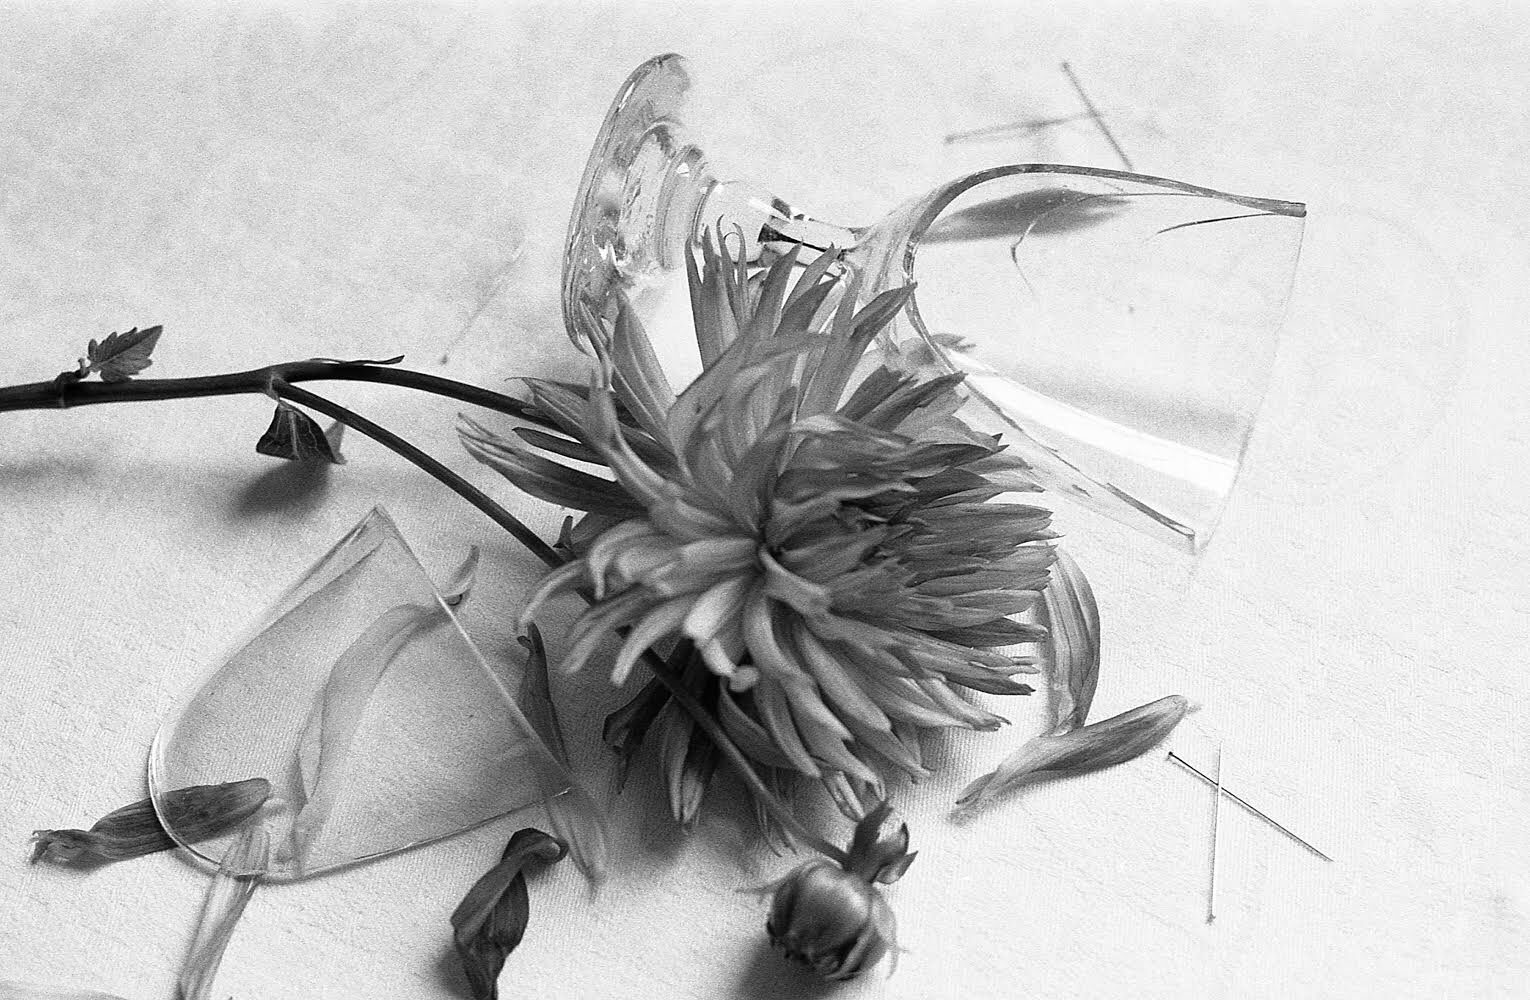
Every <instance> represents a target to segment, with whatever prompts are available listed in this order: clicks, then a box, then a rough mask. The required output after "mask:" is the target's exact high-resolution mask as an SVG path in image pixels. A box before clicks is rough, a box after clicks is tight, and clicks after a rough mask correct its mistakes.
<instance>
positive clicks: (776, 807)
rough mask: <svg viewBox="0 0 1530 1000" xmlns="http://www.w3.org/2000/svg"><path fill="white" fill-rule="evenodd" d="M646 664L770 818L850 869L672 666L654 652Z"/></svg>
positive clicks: (840, 853)
mask: <svg viewBox="0 0 1530 1000" xmlns="http://www.w3.org/2000/svg"><path fill="white" fill-rule="evenodd" d="M643 660H644V662H645V663H647V664H648V669H650V670H652V671H653V675H654V676H655V677H657V678H658V679H659V681H660V682H661V683H663V685H664V686H665V687H667V688H669V693H670V694H671V695H672V696H673V697H674V699H675V701H676V702H678V703H679V705H680V707H681V708H683V709H685V710H686V711H687V712H689V713H690V716H691V718H692V719H694V720H695V722H696V725H698V726H700V727H701V731H702V732H704V733H706V734H707V736H709V737H710V738H711V739H712V742H714V743H716V744H717V747H718V749H720V750H721V751H722V752H723V756H724V757H726V758H728V763H730V764H732V765H733V768H734V770H736V771H737V772H738V774H739V777H741V778H743V779H744V784H746V785H748V786H749V790H750V791H751V792H753V793H754V794H755V796H756V797H757V798H759V800H760V801H761V802H762V803H764V805H765V808H766V809H769V810H770V814H771V815H772V816H774V817H775V818H776V819H777V821H779V822H780V824H781V825H782V826H784V827H786V828H787V829H788V830H790V831H791V832H792V834H793V835H794V836H796V837H797V838H798V839H799V840H801V841H803V842H804V843H805V844H807V845H808V846H809V847H811V848H813V849H814V850H816V851H818V852H819V853H821V854H823V855H825V856H827V857H829V858H830V859H832V860H833V861H835V862H836V863H838V864H840V865H848V864H849V863H850V855H848V854H846V853H845V852H844V851H842V850H840V849H839V848H838V847H835V846H834V845H833V844H831V843H829V842H828V841H827V840H824V839H823V838H822V837H820V836H818V834H816V833H814V832H813V831H811V830H809V829H808V828H807V827H806V826H804V825H803V824H802V821H801V820H799V819H797V817H796V816H794V815H793V814H792V811H791V810H790V809H788V808H787V807H786V804H785V803H783V802H782V801H781V800H780V799H779V798H778V797H777V796H776V794H775V793H774V792H772V791H771V790H770V789H769V788H768V787H766V785H765V782H764V781H763V780H762V779H761V778H760V776H759V774H758V773H757V772H756V771H755V769H754V765H753V764H751V763H750V762H749V758H748V757H746V756H745V755H744V752H743V751H742V750H740V749H739V748H738V744H736V743H734V742H733V739H732V737H730V736H729V735H728V734H727V732H726V731H725V730H724V729H723V727H722V726H721V725H719V724H718V722H717V719H716V718H715V717H714V716H713V715H712V713H711V712H708V711H707V710H706V708H705V706H703V705H702V704H701V702H699V701H697V700H696V696H695V695H694V694H692V693H691V690H690V689H689V688H688V687H686V686H685V684H684V683H683V682H682V681H681V679H680V677H679V676H678V675H677V674H676V673H675V671H674V670H672V669H671V668H670V666H669V664H667V663H665V662H664V660H663V658H662V657H660V656H659V655H658V654H657V653H655V652H654V651H653V650H651V649H650V650H648V651H646V652H645V653H644V654H643Z"/></svg>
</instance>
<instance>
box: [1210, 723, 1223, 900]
mask: <svg viewBox="0 0 1530 1000" xmlns="http://www.w3.org/2000/svg"><path fill="white" fill-rule="evenodd" d="M1216 790H1217V792H1216V796H1215V798H1214V800H1213V801H1212V803H1211V877H1210V881H1209V882H1208V884H1207V886H1206V922H1207V923H1208V924H1209V923H1211V922H1212V921H1213V920H1215V919H1216V918H1217V848H1218V847H1219V846H1221V843H1222V824H1221V822H1220V820H1221V817H1222V746H1221V744H1217V783H1216Z"/></svg>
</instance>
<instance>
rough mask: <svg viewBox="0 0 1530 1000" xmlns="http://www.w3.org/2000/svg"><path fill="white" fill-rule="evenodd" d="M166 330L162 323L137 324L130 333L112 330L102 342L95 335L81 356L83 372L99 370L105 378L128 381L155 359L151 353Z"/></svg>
mask: <svg viewBox="0 0 1530 1000" xmlns="http://www.w3.org/2000/svg"><path fill="white" fill-rule="evenodd" d="M163 332H164V327H162V326H151V327H146V328H145V329H142V330H140V329H138V328H137V327H134V328H133V329H131V330H129V331H128V332H127V333H112V334H111V335H109V336H108V337H107V338H106V339H105V340H103V341H101V342H100V343H96V340H95V338H94V337H92V338H91V341H90V344H89V345H88V346H87V347H86V348H85V357H83V358H81V359H80V374H81V375H82V376H84V375H89V374H90V373H91V372H99V373H100V375H101V381H103V382H126V381H127V380H129V379H131V378H132V377H133V376H134V375H137V374H138V373H139V372H141V371H143V370H144V369H145V368H147V367H149V366H150V365H151V364H153V363H154V362H152V361H150V360H149V355H150V354H152V353H153V352H154V345H155V344H157V343H159V335H160V334H161V333H163Z"/></svg>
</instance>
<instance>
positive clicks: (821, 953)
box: [765, 858, 897, 979]
mask: <svg viewBox="0 0 1530 1000" xmlns="http://www.w3.org/2000/svg"><path fill="white" fill-rule="evenodd" d="M765 932H766V933H767V934H769V935H770V943H771V944H772V945H774V946H775V947H777V948H780V949H781V950H782V952H783V953H784V954H785V955H786V958H787V959H788V960H789V961H792V962H796V963H798V964H800V965H805V966H808V967H810V968H812V969H813V971H814V972H817V973H818V974H819V975H820V976H823V977H824V978H826V979H851V978H853V977H855V976H857V975H859V974H860V973H861V971H862V970H864V969H867V968H870V967H871V966H873V965H875V964H876V963H877V962H878V961H880V960H881V958H882V956H883V955H885V954H887V953H888V952H889V951H890V950H892V949H893V948H895V947H896V937H897V934H896V924H895V921H894V919H893V913H892V910H891V908H889V907H888V905H887V903H886V902H885V901H884V900H883V899H882V896H881V893H879V892H878V891H877V890H876V887H875V886H873V885H872V884H871V883H870V882H868V881H866V879H864V878H862V877H861V876H859V875H855V874H852V873H850V872H848V871H845V870H844V869H842V868H840V867H839V866H838V865H836V864H834V863H833V862H832V861H827V860H824V859H822V858H819V859H816V860H813V861H808V862H805V863H804V864H802V865H800V866H799V867H798V868H796V869H795V870H794V871H792V872H791V874H789V875H787V876H786V877H785V878H784V879H782V880H781V881H780V882H778V883H776V888H775V896H774V898H773V899H772V901H771V906H770V917H769V919H768V920H767V921H766V923H765Z"/></svg>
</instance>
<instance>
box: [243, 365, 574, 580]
mask: <svg viewBox="0 0 1530 1000" xmlns="http://www.w3.org/2000/svg"><path fill="white" fill-rule="evenodd" d="M270 388H271V391H272V392H273V393H275V394H276V395H277V396H280V397H281V398H282V399H288V400H291V401H292V402H294V403H300V404H302V405H303V406H306V407H308V408H309V409H310V410H317V411H318V412H319V413H322V414H324V415H325V416H327V417H332V418H334V419H335V420H338V421H340V422H341V423H342V424H345V425H346V426H347V427H350V428H352V429H354V430H356V431H358V432H360V433H362V434H365V435H366V436H367V437H369V438H371V439H373V440H374V441H377V442H378V443H379V444H382V445H384V446H386V447H388V448H391V449H392V450H393V451H395V452H397V453H398V454H400V455H402V456H404V457H405V458H407V459H408V460H409V461H411V462H413V463H414V464H415V465H418V466H419V467H420V468H421V469H424V470H425V471H426V472H428V473H430V474H431V475H432V476H434V477H436V478H437V479H439V480H440V481H441V482H442V483H444V484H445V485H446V486H447V487H448V488H449V489H451V490H453V491H454V492H455V493H457V495H458V496H460V497H462V499H464V500H466V501H467V502H468V503H470V504H472V505H473V506H474V507H477V508H478V509H479V510H481V511H483V512H484V513H485V514H487V515H488V516H489V519H490V520H492V521H493V522H494V523H495V524H497V525H499V526H500V527H501V528H504V529H505V530H506V531H508V532H510V534H511V535H512V536H513V537H514V538H515V540H516V541H518V542H520V543H521V544H522V545H524V546H526V548H528V549H530V550H531V554H532V555H534V556H536V557H537V558H538V559H540V560H542V561H543V562H544V563H546V564H547V566H548V567H549V568H555V567H558V566H561V565H563V557H562V556H560V555H558V553H557V551H556V550H554V549H553V547H552V546H551V545H548V544H547V543H546V542H544V541H542V539H541V538H540V537H539V536H538V535H537V534H536V532H534V531H532V530H531V529H530V528H528V527H526V525H524V524H522V523H521V520H520V519H519V518H518V517H516V516H515V515H514V514H512V513H510V512H509V511H508V510H506V509H505V508H503V507H501V506H500V505H499V504H497V503H495V502H494V500H493V499H492V498H491V497H490V496H489V495H488V494H487V493H484V492H483V491H482V490H480V489H479V488H478V487H476V486H474V485H473V484H472V483H470V482H468V481H467V480H466V479H463V478H462V477H461V476H459V475H458V474H457V473H455V472H453V471H452V470H451V469H448V468H447V467H446V466H445V465H442V464H441V463H440V462H438V461H437V460H435V459H434V458H431V457H430V456H429V455H428V454H426V453H425V452H424V451H421V450H420V449H419V448H417V447H415V446H414V445H412V444H410V443H409V442H408V441H405V440H404V439H403V438H401V437H399V436H398V435H397V434H395V433H393V432H392V431H390V430H388V429H387V428H386V427H383V426H381V425H379V424H375V423H373V422H372V421H370V420H368V419H367V418H366V417H363V416H362V415H361V414H359V413H356V412H355V411H353V410H348V409H346V408H345V407H343V406H341V405H340V404H338V403H334V402H331V401H330V400H328V399H325V398H324V397H323V396H320V395H318V394H316V393H312V392H309V391H308V390H307V389H299V388H298V387H297V386H295V385H288V384H287V383H285V382H283V381H281V380H279V379H273V380H272V382H271V386H270Z"/></svg>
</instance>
